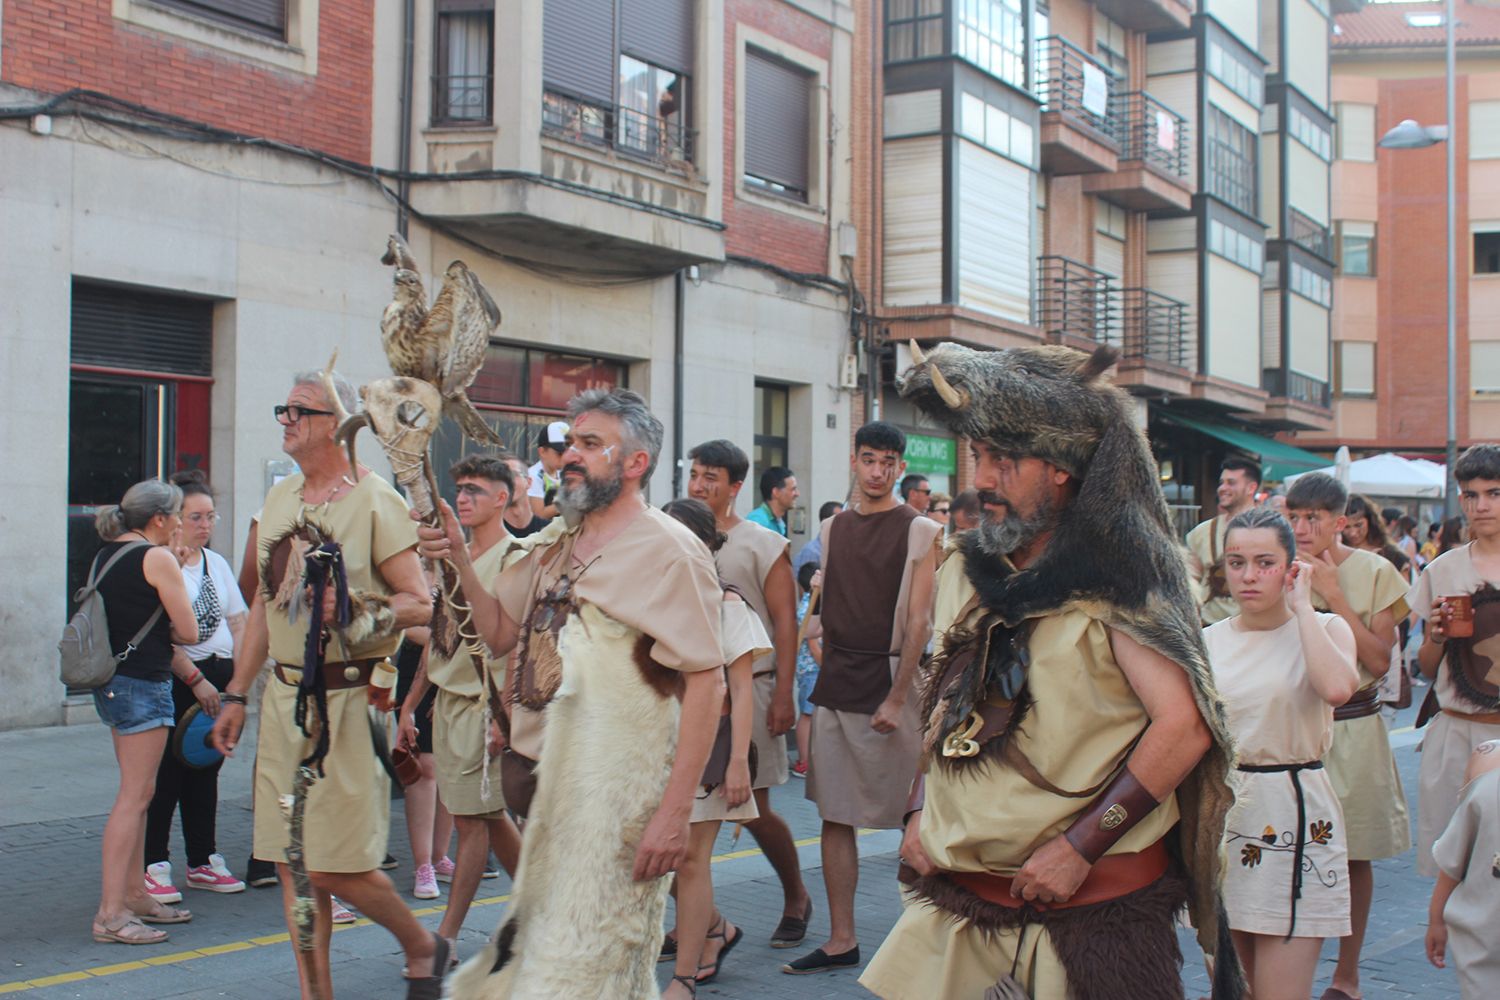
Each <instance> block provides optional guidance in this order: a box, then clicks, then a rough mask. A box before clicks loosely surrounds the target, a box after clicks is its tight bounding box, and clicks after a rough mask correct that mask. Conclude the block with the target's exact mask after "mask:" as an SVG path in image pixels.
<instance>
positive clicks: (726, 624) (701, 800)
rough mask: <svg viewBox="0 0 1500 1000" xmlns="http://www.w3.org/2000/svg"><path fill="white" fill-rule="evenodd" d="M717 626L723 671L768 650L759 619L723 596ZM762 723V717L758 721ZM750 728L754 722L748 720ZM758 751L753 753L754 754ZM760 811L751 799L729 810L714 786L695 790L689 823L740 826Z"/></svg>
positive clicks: (768, 639) (742, 604)
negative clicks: (720, 633)
mask: <svg viewBox="0 0 1500 1000" xmlns="http://www.w3.org/2000/svg"><path fill="white" fill-rule="evenodd" d="M719 625H720V627H721V628H722V629H723V643H724V646H723V649H724V666H725V668H726V669H727V668H728V667H731V666H733V665H734V661H735V660H738V659H739V658H740V657H742V656H744V655H745V654H746V653H749V654H751V655H752V656H761V655H763V654H764V653H765V652H766V650H768V649H770V648H771V637H770V636H768V635H766V629H765V626H763V625H761V623H760V618H759V617H758V616H757V615H756V614H755V612H754V611H753V610H752V609H751V607H750V605H749V604H747V603H746V602H745V601H736V600H731V599H730V598H729V596H728V595H727V594H726V595H725V599H724V602H723V604H721V605H720V607H719ZM724 703H725V705H726V706H728V704H729V695H728V694H727V693H726V694H725V696H724ZM761 718H762V719H764V716H762V717H761ZM751 722H752V725H753V724H754V719H753V718H752V720H751ZM759 753H760V751H759V750H758V749H757V750H756V754H757V755H759ZM756 768H757V770H759V768H760V762H759V761H758V760H757V762H756ZM759 815H760V811H759V810H758V809H756V807H755V796H754V795H752V796H750V797H749V798H748V799H746V800H745V801H744V802H741V803H740V804H739V805H737V806H731V805H730V804H729V803H728V802H726V801H725V800H724V786H723V785H716V786H715V787H713V788H702V787H700V788H699V789H698V794H697V795H696V796H695V797H694V798H693V818H692V822H694V823H702V822H705V821H708V820H734V821H738V822H744V821H745V820H751V819H755V818H756V817H758V816H759Z"/></svg>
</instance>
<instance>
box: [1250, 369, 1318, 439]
mask: <svg viewBox="0 0 1500 1000" xmlns="http://www.w3.org/2000/svg"><path fill="white" fill-rule="evenodd" d="M1261 374H1262V377H1261V385H1262V386H1263V387H1264V388H1265V390H1266V392H1267V393H1269V394H1270V397H1271V398H1270V399H1268V400H1267V401H1266V411H1265V413H1264V414H1263V415H1258V416H1257V417H1256V418H1255V419H1257V420H1261V421H1264V422H1265V423H1268V424H1271V425H1273V426H1275V427H1278V428H1283V429H1291V430H1316V431H1327V430H1332V429H1333V410H1332V408H1331V407H1332V401H1331V394H1330V392H1329V387H1328V383H1327V382H1322V381H1319V380H1318V379H1315V378H1309V377H1308V376H1306V375H1303V374H1302V373H1301V372H1294V371H1292V370H1291V369H1289V368H1267V369H1265V371H1264V372H1262V373H1261Z"/></svg>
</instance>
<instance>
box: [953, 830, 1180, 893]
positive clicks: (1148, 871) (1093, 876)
mask: <svg viewBox="0 0 1500 1000" xmlns="http://www.w3.org/2000/svg"><path fill="white" fill-rule="evenodd" d="M1167 863H1168V858H1167V848H1166V845H1165V844H1164V843H1163V842H1162V841H1160V840H1158V841H1157V842H1156V843H1154V844H1152V845H1151V846H1150V847H1148V848H1146V849H1145V850H1144V851H1139V852H1137V853H1135V854H1106V855H1105V856H1104V857H1102V858H1100V859H1099V861H1098V862H1097V863H1096V864H1095V865H1094V867H1092V868H1090V869H1089V873H1088V877H1087V878H1085V879H1084V880H1083V884H1082V885H1080V886H1079V887H1078V891H1077V892H1075V893H1073V895H1072V896H1070V897H1069V898H1068V899H1067V901H1066V902H1062V903H1042V902H1039V901H1036V900H1025V899H1021V898H1020V897H1019V896H1012V895H1011V894H1010V887H1011V884H1012V883H1013V882H1014V881H1015V879H1014V878H1012V877H1010V876H1008V875H993V874H991V873H989V872H945V873H944V874H946V875H947V876H948V878H950V879H952V880H953V883H954V884H955V885H960V886H963V887H964V888H965V889H967V890H969V891H970V892H972V893H973V894H974V895H976V896H978V897H979V898H980V899H982V900H984V901H985V902H987V903H996V904H998V905H1000V906H1009V907H1014V908H1016V909H1019V908H1020V907H1023V906H1029V907H1031V908H1032V909H1035V910H1066V909H1069V908H1070V907H1074V906H1091V905H1093V904H1094V903H1104V902H1108V901H1109V900H1111V899H1119V898H1120V897H1121V896H1125V895H1128V894H1130V893H1132V892H1135V891H1136V890H1138V889H1144V888H1145V887H1146V886H1148V885H1150V884H1151V883H1152V882H1155V881H1156V880H1157V879H1159V878H1161V877H1162V876H1163V875H1165V874H1166V873H1167Z"/></svg>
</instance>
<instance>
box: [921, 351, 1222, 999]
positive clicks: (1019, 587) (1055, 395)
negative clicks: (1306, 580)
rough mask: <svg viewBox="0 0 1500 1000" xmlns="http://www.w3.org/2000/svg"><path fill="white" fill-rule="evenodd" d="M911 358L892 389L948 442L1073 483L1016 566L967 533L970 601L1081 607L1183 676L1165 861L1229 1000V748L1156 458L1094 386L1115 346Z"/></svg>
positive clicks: (1014, 614) (1011, 621)
mask: <svg viewBox="0 0 1500 1000" xmlns="http://www.w3.org/2000/svg"><path fill="white" fill-rule="evenodd" d="M912 354H913V360H914V361H915V364H914V365H913V366H912V367H911V368H909V369H907V371H906V372H904V373H903V374H902V375H901V377H900V380H899V382H898V388H899V391H900V393H901V396H902V397H903V398H904V399H907V400H910V401H911V402H912V403H914V404H915V405H916V406H917V407H918V408H920V409H921V410H922V411H924V412H925V413H927V414H928V415H929V416H931V417H933V418H935V419H936V420H938V421H939V422H941V423H943V424H945V425H946V426H947V427H948V428H950V429H951V430H952V431H953V432H954V433H956V434H959V435H962V436H964V437H968V438H972V439H974V440H977V441H982V442H984V443H986V444H988V445H990V446H991V447H993V448H995V449H997V450H999V451H1000V452H1002V453H1006V454H1011V455H1020V456H1030V457H1035V458H1040V459H1043V460H1044V461H1046V462H1049V463H1051V464H1052V465H1054V466H1056V467H1057V468H1059V469H1062V470H1064V471H1066V472H1068V473H1070V474H1071V475H1072V476H1073V477H1074V478H1075V479H1077V480H1078V481H1079V485H1078V492H1077V494H1076V496H1075V497H1074V498H1073V500H1072V501H1071V502H1070V503H1068V504H1067V506H1066V507H1064V508H1063V509H1062V511H1061V512H1060V514H1059V515H1058V522H1057V526H1056V529H1055V531H1054V533H1053V536H1052V538H1051V540H1050V541H1049V542H1048V543H1047V546H1046V548H1045V549H1044V550H1043V552H1042V554H1041V555H1040V556H1038V557H1037V558H1036V559H1035V560H1034V561H1032V562H1031V563H1029V564H1028V565H1027V566H1026V568H1025V569H1021V570H1017V569H1015V568H1014V567H1013V566H1012V565H1011V564H1010V562H1009V561H1008V560H1006V559H1004V558H998V557H995V556H992V555H989V554H987V553H985V552H983V551H982V550H981V549H980V548H979V546H978V545H977V544H975V542H976V541H977V540H976V539H975V538H973V537H972V535H971V536H970V537H967V538H965V539H964V540H963V541H961V542H960V551H962V553H963V556H964V562H965V571H966V573H967V575H968V578H969V580H970V582H972V583H973V585H974V588H975V590H976V591H977V593H978V597H979V600H980V603H981V604H982V605H984V606H985V607H986V608H987V609H988V610H989V611H991V612H992V613H994V614H996V615H998V616H999V617H1000V618H1002V619H1003V620H1004V621H1005V623H1006V624H1007V625H1009V626H1015V625H1018V624H1020V623H1021V622H1022V621H1023V620H1024V619H1027V618H1035V617H1040V616H1043V615H1047V614H1053V613H1057V612H1062V611H1065V610H1074V609H1076V610H1081V611H1083V612H1085V613H1086V614H1088V615H1089V616H1090V617H1092V618H1094V619H1096V620H1098V621H1100V622H1103V623H1104V624H1105V625H1108V626H1109V627H1111V628H1114V629H1118V630H1119V631H1121V632H1123V633H1125V634H1126V635H1128V636H1130V637H1131V638H1132V639H1134V640H1135V641H1137V642H1139V643H1141V644H1142V645H1144V646H1146V647H1148V648H1150V649H1153V650H1155V651H1157V652H1158V653H1160V654H1162V655H1163V656H1165V657H1166V658H1167V659H1169V660H1171V661H1172V662H1174V663H1176V664H1177V665H1178V666H1180V667H1181V668H1182V669H1183V671H1184V672H1185V673H1186V674H1187V675H1188V677H1189V679H1190V680H1191V681H1192V685H1193V690H1194V693H1195V695H1196V698H1197V702H1198V708H1199V711H1200V712H1201V713H1202V716H1203V719H1204V721H1205V722H1206V723H1207V725H1208V728H1209V730H1210V731H1211V732H1212V734H1213V745H1212V746H1211V747H1210V749H1209V751H1208V753H1207V754H1205V755H1204V757H1203V759H1202V761H1200V762H1199V764H1198V765H1197V767H1196V768H1195V769H1194V770H1193V772H1192V773H1191V774H1190V775H1189V776H1188V777H1187V778H1186V779H1185V780H1184V781H1183V782H1182V784H1181V785H1179V786H1178V788H1177V799H1178V806H1179V810H1180V812H1181V816H1182V818H1181V821H1180V823H1179V825H1178V828H1177V831H1176V832H1177V844H1176V845H1175V848H1176V849H1175V850H1174V853H1175V854H1177V855H1178V857H1179V858H1180V859H1181V861H1182V862H1183V864H1184V866H1185V867H1186V869H1187V872H1188V875H1189V878H1190V880H1191V882H1192V894H1191V901H1190V903H1189V910H1190V913H1191V916H1192V919H1193V924H1194V926H1195V927H1196V928H1197V931H1198V940H1199V943H1200V944H1201V945H1202V947H1203V949H1204V951H1206V952H1209V953H1211V954H1216V955H1217V956H1218V958H1217V962H1216V969H1215V982H1214V991H1213V993H1214V996H1215V997H1216V998H1219V997H1230V998H1236V997H1239V996H1240V995H1242V993H1243V979H1242V977H1241V974H1240V969H1239V963H1238V962H1237V961H1236V959H1235V953H1234V949H1233V947H1231V946H1230V942H1229V933H1228V927H1227V921H1226V920H1225V918H1224V915H1223V905H1222V902H1221V899H1220V891H1219V890H1220V885H1221V882H1222V877H1223V867H1222V866H1223V864H1224V861H1223V857H1224V852H1223V849H1222V841H1223V836H1224V821H1225V816H1226V814H1227V813H1228V811H1229V808H1230V806H1231V805H1232V804H1233V801H1234V796H1233V793H1232V792H1231V791H1230V789H1229V786H1228V784H1227V783H1226V778H1227V776H1228V773H1229V770H1230V769H1231V768H1232V767H1233V764H1234V744H1233V740H1232V738H1231V736H1230V734H1229V729H1228V723H1227V720H1226V717H1225V712H1224V705H1223V703H1222V702H1221V701H1220V700H1219V696H1218V694H1217V692H1216V690H1215V688H1214V683H1213V674H1212V672H1211V670H1210V669H1209V664H1208V655H1207V652H1206V651H1205V649H1204V646H1203V636H1202V629H1201V626H1200V625H1199V619H1198V606H1197V603H1196V602H1195V601H1194V599H1193V596H1192V593H1191V591H1190V590H1189V587H1188V577H1187V568H1186V561H1185V558H1184V555H1183V549H1182V546H1181V545H1180V544H1179V543H1178V542H1177V540H1176V538H1175V535H1174V533H1173V531H1172V525H1171V521H1170V519H1169V516H1168V512H1167V505H1166V501H1165V499H1164V498H1163V497H1162V493H1161V486H1160V483H1159V481H1158V478H1157V470H1156V463H1155V462H1154V461H1153V460H1152V458H1151V452H1150V449H1149V447H1148V446H1147V443H1146V439H1145V436H1144V435H1143V434H1142V432H1141V430H1140V429H1139V428H1138V426H1137V425H1136V422H1135V420H1134V418H1133V416H1132V414H1131V404H1130V399H1129V397H1128V396H1127V395H1126V394H1125V393H1124V392H1123V391H1122V390H1121V389H1119V388H1118V387H1116V386H1114V385H1112V384H1111V383H1109V382H1108V381H1107V380H1106V379H1105V378H1104V373H1105V372H1106V371H1107V370H1108V369H1109V368H1110V366H1111V365H1112V364H1113V363H1114V360H1115V352H1114V351H1113V350H1111V349H1109V348H1103V347H1101V348H1099V349H1098V350H1096V351H1095V352H1094V353H1093V354H1092V355H1089V354H1085V353H1083V352H1081V351H1076V350H1073V349H1072V348H1069V347H1060V346H1039V347H1022V348H1012V349H1007V350H999V351H983V352H981V351H974V350H971V349H969V348H966V347H962V346H960V345H958V344H940V345H938V346H937V347H935V348H934V349H933V350H932V351H931V353H929V354H928V355H926V356H925V357H924V356H923V355H922V353H921V351H920V350H919V349H917V348H916V347H915V345H913V351H912Z"/></svg>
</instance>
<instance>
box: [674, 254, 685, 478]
mask: <svg viewBox="0 0 1500 1000" xmlns="http://www.w3.org/2000/svg"><path fill="white" fill-rule="evenodd" d="M672 280H673V289H672V499H674V500H675V499H677V498H678V497H680V496H682V460H683V445H682V441H683V434H682V421H683V410H684V407H683V400H682V382H683V377H682V369H683V354H684V353H685V350H684V346H683V345H684V341H685V340H686V327H687V322H686V318H685V316H684V312H685V310H684V309H683V304H684V302H685V301H686V299H687V280H686V277H685V275H684V272H683V271H682V270H678V271H677V273H676V274H674V275H673V276H672Z"/></svg>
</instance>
